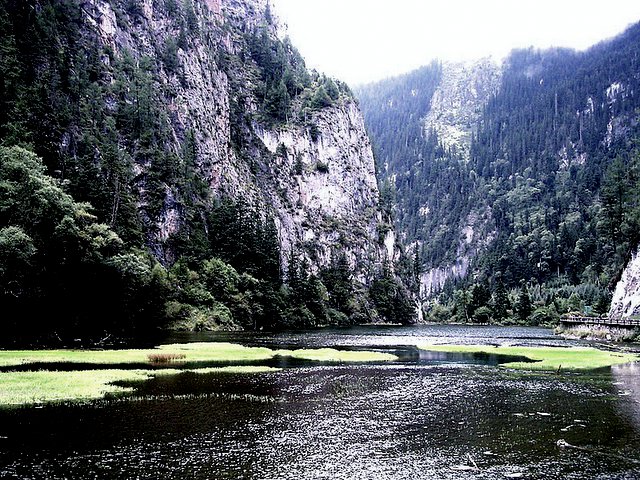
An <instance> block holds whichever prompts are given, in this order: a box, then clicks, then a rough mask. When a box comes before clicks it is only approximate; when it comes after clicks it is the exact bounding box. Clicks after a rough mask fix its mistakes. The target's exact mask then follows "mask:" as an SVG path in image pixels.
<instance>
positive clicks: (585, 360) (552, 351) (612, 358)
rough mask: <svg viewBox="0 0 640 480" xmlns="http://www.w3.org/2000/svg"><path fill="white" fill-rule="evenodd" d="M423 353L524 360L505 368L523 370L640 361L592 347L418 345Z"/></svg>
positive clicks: (602, 365) (578, 367) (508, 363)
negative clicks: (469, 354) (525, 359)
mask: <svg viewBox="0 0 640 480" xmlns="http://www.w3.org/2000/svg"><path fill="white" fill-rule="evenodd" d="M418 348H420V349H422V350H429V351H434V352H451V353H484V354H490V355H505V356H509V357H525V358H527V359H529V360H530V361H529V362H527V361H522V362H507V363H503V364H501V365H502V366H503V367H507V368H516V369H522V370H548V371H558V370H595V369H597V368H603V367H610V366H612V365H619V364H622V363H629V362H633V361H637V360H640V357H639V356H637V355H632V354H628V353H619V352H606V351H604V350H599V349H597V348H591V347H511V346H491V345H424V344H422V345H418Z"/></svg>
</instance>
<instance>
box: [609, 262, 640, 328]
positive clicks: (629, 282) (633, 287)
mask: <svg viewBox="0 0 640 480" xmlns="http://www.w3.org/2000/svg"><path fill="white" fill-rule="evenodd" d="M639 316H640V253H638V252H636V254H635V255H634V256H633V257H632V259H631V261H630V262H629V264H628V265H627V267H626V268H625V269H624V272H623V274H622V278H621V279H620V281H619V282H618V285H617V286H616V290H615V292H614V294H613V299H612V301H611V309H610V310H609V317H610V318H630V317H639Z"/></svg>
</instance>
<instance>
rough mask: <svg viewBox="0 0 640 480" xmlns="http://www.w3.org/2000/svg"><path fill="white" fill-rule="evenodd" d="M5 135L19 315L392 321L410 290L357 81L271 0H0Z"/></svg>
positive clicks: (7, 251)
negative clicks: (385, 209) (326, 68)
mask: <svg viewBox="0 0 640 480" xmlns="http://www.w3.org/2000/svg"><path fill="white" fill-rule="evenodd" d="M0 145H1V147H0V148H2V151H1V155H0V159H1V160H2V164H0V172H1V174H2V177H1V178H0V189H1V194H2V195H1V196H0V202H1V203H0V271H1V272H2V276H1V280H0V283H1V285H0V301H1V304H2V309H3V318H5V319H6V320H5V322H7V324H6V326H7V327H10V328H14V329H16V331H17V332H18V333H20V332H22V333H24V332H25V329H26V328H29V329H30V330H31V331H33V332H37V331H41V332H44V333H50V334H52V335H53V334H54V332H55V336H59V335H62V332H65V334H67V335H73V336H74V337H76V336H81V335H82V333H83V332H96V331H102V330H107V331H111V330H118V331H119V330H131V329H138V330H144V329H146V328H148V327H157V326H160V325H165V324H167V323H171V324H173V325H174V326H176V325H177V326H182V327H184V328H215V327H220V326H222V327H227V328H238V327H241V326H242V327H245V328H261V327H277V326H286V325H291V326H313V325H317V324H326V323H349V322H352V321H358V320H359V319H369V318H381V319H392V320H396V318H395V317H396V316H397V312H396V310H397V308H396V307H398V306H400V307H402V305H404V304H403V303H402V302H403V301H405V300H406V298H404V297H403V296H402V295H401V293H402V291H401V290H398V289H399V288H400V286H399V284H398V283H397V281H396V279H395V278H394V276H393V274H392V273H391V270H390V269H389V268H387V266H386V259H387V258H391V257H392V256H393V248H394V246H393V244H392V237H393V232H392V230H391V229H390V227H389V225H388V221H386V219H385V218H384V217H383V215H382V214H381V212H380V210H379V208H378V200H379V193H378V188H377V183H376V179H375V172H374V163H373V155H372V151H371V146H370V144H369V140H368V137H367V134H366V132H365V129H364V124H363V119H362V116H361V114H360V112H359V110H358V107H357V105H356V102H355V101H354V99H353V97H352V93H351V91H350V90H349V88H348V87H347V86H346V85H345V84H344V83H342V82H340V81H338V80H334V79H330V78H327V77H325V76H324V75H321V74H319V73H317V72H315V71H309V70H308V69H307V68H306V66H305V64H304V60H303V59H302V57H301V56H300V54H299V53H298V52H297V50H296V49H295V48H294V47H293V46H292V45H291V43H290V42H289V40H288V39H286V38H284V39H283V38H282V32H281V31H280V27H279V25H278V21H277V19H276V18H275V17H274V15H273V14H272V12H271V8H270V6H269V4H268V2H267V1H266V0H83V1H77V0H27V1H25V0H0ZM385 241H386V243H385ZM369 286H374V287H376V288H375V289H374V290H372V292H374V293H373V294H372V295H369V290H368V287H369ZM396 287H398V288H396ZM399 292H400V293H399ZM400 307H398V308H400ZM4 312H6V313H7V314H6V315H5V313H4ZM407 318H410V315H409V317H407ZM22 319H27V321H26V322H23V321H22Z"/></svg>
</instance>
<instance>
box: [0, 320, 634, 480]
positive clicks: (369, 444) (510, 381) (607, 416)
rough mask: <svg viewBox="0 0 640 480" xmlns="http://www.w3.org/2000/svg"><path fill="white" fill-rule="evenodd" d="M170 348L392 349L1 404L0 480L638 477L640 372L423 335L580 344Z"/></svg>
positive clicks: (371, 331)
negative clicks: (521, 356) (104, 393)
mask: <svg viewBox="0 0 640 480" xmlns="http://www.w3.org/2000/svg"><path fill="white" fill-rule="evenodd" d="M166 341H167V342H188V341H225V342H235V343H242V344H244V345H249V346H267V347H273V348H292V347H295V348H302V347H314V348H315V347H324V346H331V347H341V348H351V349H363V348H366V349H369V350H371V349H373V350H379V351H387V352H391V353H396V354H397V355H398V356H399V357H400V360H399V361H397V362H393V363H387V364H366V365H331V364H309V363H305V362H300V363H296V362H288V363H282V364H280V365H277V366H280V367H283V369H282V370H281V371H276V372H273V371H272V372H267V373H255V374H219V373H212V374H206V375H194V374H189V373H185V374H181V375H179V376H173V377H158V378H156V379H153V380H150V381H148V382H145V383H143V384H139V385H137V387H138V392H137V395H136V396H135V397H134V398H130V399H112V400H104V401H98V402H94V403H90V404H86V405H75V406H74V405H57V406H45V407H40V408H19V409H3V410H0V478H2V479H43V478H46V479H130V478H139V479H236V478H243V479H419V478H424V479H431V478H433V479H465V478H469V479H471V478H474V479H476V478H479V479H504V478H528V479H539V478H554V479H555V478H568V479H571V478H575V479H585V478H602V479H605V478H607V479H632V478H640V378H639V376H638V375H639V373H640V366H638V365H636V364H628V365H623V366H618V367H612V368H610V369H604V370H601V371H597V372H592V373H588V374H585V373H561V374H555V373H529V372H522V371H513V370H507V369H504V368H500V367H498V366H496V363H497V361H498V360H497V359H496V358H491V357H488V356H484V357H479V356H473V355H460V354H457V355H450V354H427V353H426V352H419V351H418V350H417V349H415V348H414V347H412V346H411V345H412V344H416V343H425V342H441V343H443V342H449V343H469V344H478V343H489V344H498V343H501V344H507V343H508V344H512V345H529V346H531V345H559V346H566V345H578V344H580V345H582V344H584V342H576V341H570V340H563V339H561V338H559V337H556V336H554V335H553V333H552V332H551V331H550V330H546V329H540V328H517V327H463V326H416V327H358V328H352V329H345V330H319V331H312V332H294V333H281V334H266V333H216V334H175V335H172V336H171V338H168V339H166Z"/></svg>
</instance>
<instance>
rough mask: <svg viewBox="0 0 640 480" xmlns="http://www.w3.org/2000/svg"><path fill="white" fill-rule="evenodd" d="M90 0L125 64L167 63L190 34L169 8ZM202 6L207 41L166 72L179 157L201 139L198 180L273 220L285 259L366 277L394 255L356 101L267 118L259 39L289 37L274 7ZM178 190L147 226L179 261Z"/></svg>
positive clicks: (227, 2)
mask: <svg viewBox="0 0 640 480" xmlns="http://www.w3.org/2000/svg"><path fill="white" fill-rule="evenodd" d="M86 3H87V7H86V8H85V9H84V11H85V12H86V15H87V17H86V23H87V25H88V27H89V28H91V29H93V32H94V33H95V34H96V35H97V37H98V38H99V41H100V43H102V44H103V46H104V47H108V48H109V49H111V50H112V51H113V52H114V55H115V56H116V57H122V56H124V55H129V56H131V57H133V58H134V59H135V61H136V62H140V61H141V59H143V58H145V57H151V58H154V59H158V58H161V56H162V52H163V49H164V48H165V46H166V45H170V44H171V41H173V40H175V39H176V38H179V36H180V35H182V29H183V28H184V25H183V24H182V25H181V24H180V22H179V21H178V20H177V19H176V18H175V15H172V13H171V12H169V11H167V7H166V5H167V4H168V2H163V1H160V2H158V1H153V0H139V3H140V5H141V8H140V9H139V11H137V12H136V13H135V16H134V15H133V14H131V13H128V12H127V10H126V3H127V2H125V1H124V0H122V1H121V0H110V1H107V0H88V1H87V2H86ZM191 3H192V5H193V16H192V21H195V22H196V30H197V33H196V34H195V35H193V36H192V37H190V39H189V42H188V44H187V46H179V48H177V52H176V62H177V66H175V67H174V68H173V70H172V69H169V68H167V67H166V65H165V66H163V67H161V68H160V69H159V71H158V72H156V73H155V76H156V79H157V80H156V84H155V85H154V88H155V89H156V92H159V93H158V95H159V96H160V98H161V101H162V103H163V105H164V108H165V111H166V112H167V116H168V119H167V122H168V125H167V127H168V129H169V131H170V137H172V138H173V145H172V148H173V150H174V151H175V152H176V153H178V152H180V151H181V148H182V145H183V144H184V140H185V138H186V136H187V134H188V132H189V134H192V135H193V139H194V141H195V151H196V157H197V158H196V164H197V172H198V175H199V176H200V178H201V179H202V180H203V181H204V182H205V184H206V185H208V187H209V193H210V198H216V197H232V198H236V199H243V200H247V201H248V202H250V203H251V204H252V205H258V206H259V207H260V209H261V210H262V211H263V212H264V213H268V214H269V215H271V216H272V217H273V218H274V219H275V221H276V225H277V227H278V230H279V234H280V243H281V247H282V248H281V250H282V254H283V256H284V255H287V254H288V252H289V249H290V247H292V246H295V247H296V248H299V249H302V251H301V253H302V255H304V256H305V257H307V259H308V260H310V262H311V265H312V267H313V268H317V267H319V266H322V265H325V264H327V263H328V262H329V261H330V259H331V257H332V254H334V253H337V252H338V251H340V252H346V253H347V256H348V257H349V259H350V261H351V263H352V265H354V266H355V267H357V272H358V274H361V273H362V272H364V271H365V269H366V267H368V266H370V265H371V264H373V263H377V262H380V261H382V259H383V257H384V256H385V255H386V254H387V253H386V252H388V251H391V252H393V246H389V245H385V239H384V238H379V237H380V235H379V233H378V230H379V228H378V224H379V223H380V222H381V219H380V214H379V210H378V197H379V194H378V187H377V183H376V178H375V168H374V161H373V153H372V150H371V145H370V142H369V139H368V137H367V134H366V131H365V127H364V121H363V118H362V115H361V114H360V111H359V109H358V106H357V104H356V103H355V101H354V100H353V99H351V98H350V97H349V96H348V95H341V96H340V98H339V99H338V100H337V101H336V102H334V104H333V105H332V106H328V107H325V108H321V109H315V110H314V109H311V110H309V109H307V110H304V109H303V108H302V107H301V106H300V105H295V101H294V105H292V112H293V113H292V118H291V119H287V121H286V122H271V121H268V120H265V119H264V118H263V117H261V115H260V114H259V105H260V104H261V103H262V101H263V98H260V96H259V94H257V93H256V92H258V91H259V87H260V78H259V73H258V72H259V70H258V65H257V64H256V63H255V61H254V60H253V59H252V57H251V50H250V45H249V42H250V35H251V34H252V32H255V31H256V30H257V29H262V30H265V31H266V32H267V34H268V35H269V36H270V37H271V38H272V39H273V40H274V41H277V39H278V38H279V35H280V27H279V25H278V23H277V19H275V18H274V17H273V16H272V13H271V11H270V7H269V5H268V0H191ZM193 18H195V20H193ZM178 45H180V43H178ZM105 61H108V59H107V60H105ZM158 64H159V65H163V63H162V62H161V61H159V62H158ZM303 110H304V117H303V115H302V113H301V112H303ZM134 168H135V170H136V187H137V190H138V191H139V192H144V191H145V189H146V184H145V168H146V166H145V165H144V164H137V165H135V167H134ZM175 193H176V192H173V191H172V190H171V188H170V187H169V186H168V187H167V192H166V196H165V199H164V205H163V208H162V211H161V214H160V216H159V218H148V219H146V224H147V226H148V232H147V239H148V240H147V242H148V243H149V245H150V246H151V248H152V250H153V251H154V253H155V254H156V255H157V256H158V257H159V258H169V259H170V258H171V252H168V251H166V247H165V244H166V241H167V239H169V238H170V237H171V236H172V235H174V234H176V232H178V231H179V229H180V228H181V226H182V225H183V224H184V222H185V221H186V220H185V218H184V211H183V208H182V205H181V204H180V202H179V201H177V200H176V198H177V197H178V195H176V194H175ZM140 206H141V207H144V195H142V194H141V195H140ZM387 236H388V235H387ZM387 243H389V242H387Z"/></svg>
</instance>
